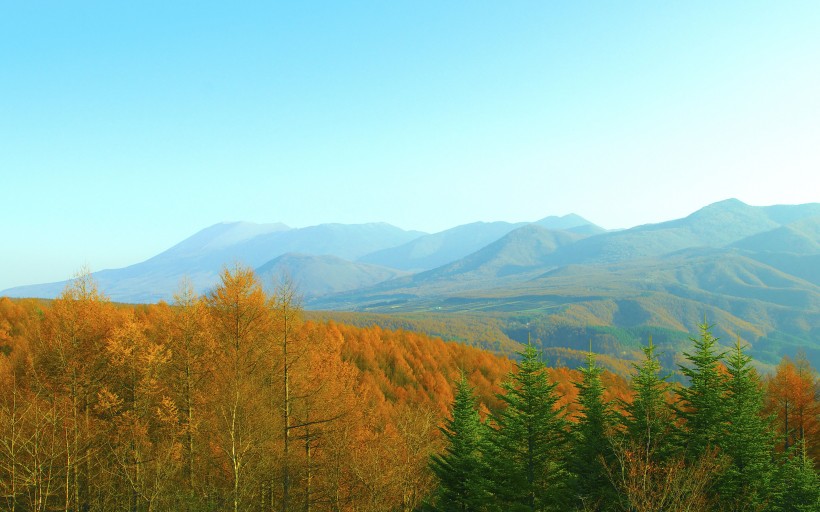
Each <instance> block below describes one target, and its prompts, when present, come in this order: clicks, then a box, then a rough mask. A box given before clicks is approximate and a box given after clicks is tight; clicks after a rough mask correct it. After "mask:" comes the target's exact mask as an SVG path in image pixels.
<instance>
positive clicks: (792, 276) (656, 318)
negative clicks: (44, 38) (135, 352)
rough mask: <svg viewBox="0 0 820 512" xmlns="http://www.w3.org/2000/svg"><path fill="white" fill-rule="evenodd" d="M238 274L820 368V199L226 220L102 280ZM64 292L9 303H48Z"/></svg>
mask: <svg viewBox="0 0 820 512" xmlns="http://www.w3.org/2000/svg"><path fill="white" fill-rule="evenodd" d="M234 262H241V263H243V264H245V265H249V266H251V267H253V268H255V269H256V270H257V273H258V274H259V275H260V276H261V277H262V279H263V282H265V283H266V284H268V285H271V286H272V284H271V283H274V282H275V281H276V279H278V278H279V277H281V276H283V275H287V276H289V277H290V279H291V280H292V281H294V282H295V283H296V284H297V286H298V287H299V289H300V292H301V293H302V294H303V296H304V303H305V306H306V307H307V308H308V309H317V310H343V311H344V310H346V311H361V312H368V313H391V314H410V313H413V314H418V313H426V314H430V315H446V314H475V313H476V312H481V313H482V314H487V315H496V316H497V317H499V318H503V324H504V326H505V328H506V329H507V332H509V333H517V335H518V337H519V338H520V337H521V335H522V332H523V331H522V330H521V328H520V327H521V325H524V324H526V326H527V330H528V335H529V334H534V335H536V336H537V337H538V338H539V340H540V342H541V343H542V344H544V345H546V346H555V345H558V344H564V345H573V344H581V343H585V342H588V341H589V340H590V339H592V340H594V341H596V342H599V343H600V344H601V345H602V346H607V347H610V346H612V347H614V346H619V347H621V348H623V347H624V346H629V345H630V343H631V342H632V341H634V340H635V339H637V338H640V337H641V336H643V335H644V334H645V333H646V332H649V331H650V330H654V331H653V332H660V331H658V329H661V330H664V331H663V332H667V334H668V333H669V332H671V333H676V334H673V335H670V336H667V338H669V339H670V340H676V339H683V340H685V338H686V333H687V332H692V331H693V330H694V328H695V325H696V324H697V323H698V322H699V321H702V320H703V318H704V317H706V318H707V319H708V321H709V322H714V323H716V324H717V332H718V334H721V335H723V337H724V339H729V340H730V341H727V343H731V341H733V338H734V337H736V336H740V337H741V338H742V339H744V340H745V341H747V342H749V343H751V345H752V353H753V355H755V357H757V358H758V359H759V360H762V361H764V362H768V363H772V362H776V359H777V358H779V357H780V356H781V355H783V354H791V353H794V352H795V351H796V350H798V349H802V350H804V351H805V352H806V353H807V355H808V356H809V359H810V360H812V362H813V363H814V364H815V365H817V363H818V362H820V204H817V203H811V204H803V205H777V206H750V205H747V204H744V203H743V202H741V201H738V200H736V199H730V200H726V201H721V202H718V203H715V204H712V205H709V206H706V207H704V208H702V209H700V210H698V211H696V212H694V213H692V214H691V215H689V216H687V217H684V218H681V219H676V220H671V221H668V222H662V223H657V224H648V225H643V226H637V227H634V228H631V229H625V230H620V231H607V230H604V229H602V228H600V227H599V226H596V225H594V224H592V223H590V222H589V221H586V220H585V219H583V218H582V217H580V216H578V215H566V216H563V217H554V216H553V217H546V218H544V219H541V220H538V221H535V222H532V223H507V222H488V223H481V222H479V223H473V224H467V225H462V226H457V227H454V228H451V229H448V230H445V231H442V232H439V233H433V234H427V233H422V232H419V231H405V230H402V229H399V228H397V227H394V226H391V225H388V224H383V223H375V224H359V225H344V224H324V225H319V226H312V227H307V228H301V229H292V228H288V227H287V226H285V225H282V224H252V223H245V222H239V223H223V224H217V225H215V226H211V227H209V228H206V229H204V230H202V231H200V232H198V233H196V234H195V235H193V236H191V237H190V238H188V239H186V240H183V241H182V242H180V243H179V244H177V245H175V246H174V247H171V248H170V249H168V250H167V251H165V252H163V253H161V254H158V255H157V256H154V257H153V258H151V259H149V260H146V261H144V262H141V263H137V264H135V265H132V266H129V267H126V268H122V269H114V270H103V271H100V272H96V273H95V274H94V275H95V278H96V279H97V281H98V283H99V285H100V288H101V289H102V290H103V291H104V292H105V293H106V294H107V295H109V296H110V297H111V298H112V300H115V301H122V302H153V301H157V300H171V299H172V296H173V293H174V291H175V290H176V289H177V288H178V286H179V282H180V280H181V279H182V277H183V276H187V277H188V278H190V279H191V281H192V283H193V285H194V287H195V288H196V289H197V290H198V291H200V292H206V291H207V290H208V289H209V288H210V287H212V286H213V285H214V284H216V282H217V280H218V275H219V272H220V270H221V269H222V268H223V266H225V265H231V264H233V263H234ZM65 284H66V283H65V282H61V283H49V284H40V285H31V286H23V287H17V288H12V289H9V290H5V291H3V292H0V295H8V296H12V297H45V298H51V297H55V296H57V295H58V294H59V293H60V292H61V291H62V289H63V288H64V287H65ZM511 337H512V338H515V336H511ZM518 341H522V340H521V339H518ZM581 348H582V347H581ZM613 350H614V349H613Z"/></svg>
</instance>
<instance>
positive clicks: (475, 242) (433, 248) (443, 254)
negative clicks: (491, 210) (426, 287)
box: [359, 222, 523, 272]
mask: <svg viewBox="0 0 820 512" xmlns="http://www.w3.org/2000/svg"><path fill="white" fill-rule="evenodd" d="M522 225H523V224H522V223H519V224H511V223H509V222H474V223H472V224H465V225H463V226H457V227H454V228H451V229H447V230H445V231H441V232H439V233H434V234H432V235H426V236H422V237H419V238H417V239H415V240H412V241H410V242H408V243H406V244H402V245H399V246H397V247H391V248H389V249H383V250H381V251H376V252H373V253H370V254H367V255H365V256H362V257H361V258H359V261H361V262H362V263H373V264H376V265H383V266H386V267H392V268H396V269H400V270H407V271H412V272H418V271H423V270H429V269H432V268H436V267H439V266H441V265H445V264H447V263H450V262H451V261H455V260H458V259H460V258H463V257H465V256H467V255H468V254H470V253H473V252H475V251H477V250H479V249H481V248H482V247H484V246H486V245H487V244H490V243H492V242H494V241H496V240H498V239H499V238H501V237H502V236H504V235H506V234H507V233H509V232H510V231H512V230H514V229H516V228H517V227H520V226H522Z"/></svg>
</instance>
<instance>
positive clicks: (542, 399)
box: [488, 344, 567, 512]
mask: <svg viewBox="0 0 820 512" xmlns="http://www.w3.org/2000/svg"><path fill="white" fill-rule="evenodd" d="M520 355H521V357H522V360H521V362H520V363H518V364H517V365H516V370H517V371H516V372H515V373H513V374H511V375H510V378H509V380H508V381H507V382H505V383H504V384H503V388H504V390H505V393H504V394H503V395H499V398H500V399H501V400H503V401H504V403H506V406H507V407H506V409H504V410H503V411H502V412H501V413H499V414H498V415H495V416H493V418H492V423H493V424H494V425H493V426H494V427H495V428H494V429H493V430H491V431H490V443H489V446H488V450H489V454H488V468H489V478H488V480H489V490H490V492H491V494H492V498H493V502H494V506H495V508H496V509H497V510H503V511H509V512H515V511H530V512H533V511H550V510H555V511H559V510H560V511H563V510H567V503H566V501H567V499H566V480H567V478H566V476H567V475H566V471H565V469H564V465H565V462H564V458H565V457H564V454H563V450H564V447H565V443H566V421H565V420H564V418H563V410H562V409H559V408H558V407H556V403H557V401H558V395H557V393H556V391H555V386H556V384H555V383H550V382H549V380H548V377H547V372H546V367H545V366H544V363H543V362H542V361H541V359H540V354H539V352H538V351H537V350H536V349H535V348H534V347H533V346H532V345H530V344H528V345H527V347H526V348H525V349H524V351H523V352H522V353H521V354H520Z"/></svg>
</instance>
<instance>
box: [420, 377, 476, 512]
mask: <svg viewBox="0 0 820 512" xmlns="http://www.w3.org/2000/svg"><path fill="white" fill-rule="evenodd" d="M483 429H484V425H483V424H482V423H481V419H480V418H479V415H478V410H477V409H476V398H475V395H474V393H473V388H472V387H470V384H469V383H468V382H467V379H466V377H465V376H464V375H463V374H462V375H461V379H460V380H459V381H458V382H457V383H456V393H455V399H454V401H453V407H452V418H451V419H448V420H447V421H446V423H445V426H444V427H442V428H441V431H442V433H443V434H444V436H445V438H446V439H447V447H446V448H445V451H444V453H443V454H441V455H434V456H433V457H432V460H431V462H430V468H431V469H432V471H433V473H434V474H435V475H436V477H437V478H438V480H439V486H438V490H437V492H436V499H435V504H434V506H433V510H441V511H453V512H456V511H458V512H472V511H477V510H481V506H482V503H484V501H486V493H485V491H484V486H483V482H482V468H481V453H480V448H481V443H482V431H483Z"/></svg>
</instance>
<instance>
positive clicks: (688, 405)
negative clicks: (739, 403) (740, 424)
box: [677, 321, 728, 460]
mask: <svg viewBox="0 0 820 512" xmlns="http://www.w3.org/2000/svg"><path fill="white" fill-rule="evenodd" d="M698 328H699V329H700V336H698V337H697V338H689V339H690V340H691V341H692V343H693V344H694V351H693V352H692V353H691V354H690V353H688V352H684V353H683V355H684V356H685V357H686V359H687V360H688V361H689V363H690V365H687V366H680V371H681V373H683V375H685V376H686V377H687V378H688V380H689V385H688V386H686V387H681V388H678V390H677V395H678V397H679V398H680V404H679V407H680V409H679V415H680V417H681V418H683V419H684V425H683V432H682V433H681V439H680V442H681V444H682V445H683V448H684V449H685V451H686V454H687V456H688V457H689V458H690V460H695V459H697V458H699V457H701V456H703V455H704V454H705V453H706V452H707V450H710V449H713V448H717V447H719V446H720V442H721V438H722V436H723V433H724V432H725V430H726V421H727V419H728V418H727V416H726V378H725V377H724V376H723V375H722V374H721V368H720V367H721V359H723V356H724V353H723V352H718V351H717V348H718V347H717V341H718V339H717V338H715V337H714V336H712V332H711V326H710V325H709V324H707V323H706V322H705V321H704V322H703V323H702V324H700V325H699V326H698Z"/></svg>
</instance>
